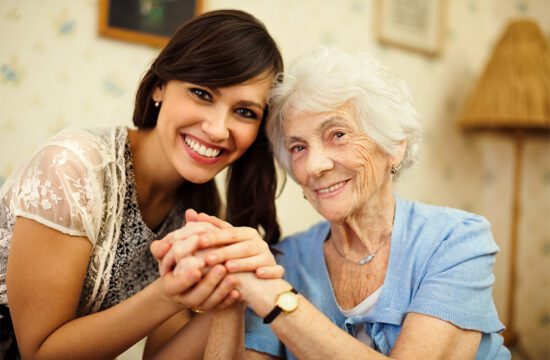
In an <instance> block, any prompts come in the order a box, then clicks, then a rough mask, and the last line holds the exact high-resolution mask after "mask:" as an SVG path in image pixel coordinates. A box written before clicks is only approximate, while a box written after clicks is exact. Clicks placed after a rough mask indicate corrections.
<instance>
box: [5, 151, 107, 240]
mask: <svg viewBox="0 0 550 360" xmlns="http://www.w3.org/2000/svg"><path fill="white" fill-rule="evenodd" d="M79 150H80V151H79ZM98 177H99V174H97V173H95V172H94V167H93V166H91V165H90V163H89V161H88V159H87V158H86V157H85V156H84V151H83V150H82V149H81V148H79V147H76V148H75V147H74V146H73V148H71V147H67V146H63V144H50V145H47V146H46V147H44V148H43V149H42V150H40V151H39V152H38V153H36V155H35V156H34V158H33V159H32V160H31V161H30V162H29V163H28V165H27V167H26V168H25V169H24V170H23V172H22V174H21V177H20V182H19V184H18V186H17V188H16V189H15V191H16V193H15V195H16V196H14V202H15V204H14V205H15V206H14V207H15V215H16V216H22V217H26V218H29V219H33V220H35V221H38V222H39V223H41V224H44V225H46V226H48V227H51V228H54V229H56V230H58V231H60V232H62V233H65V234H69V235H73V236H86V237H87V238H88V239H89V240H90V241H91V242H92V244H95V242H96V240H97V233H98V230H99V225H100V224H99V222H100V221H101V213H102V212H103V211H102V203H103V201H102V198H103V196H102V188H101V186H99V184H101V182H100V181H101V179H99V178H98Z"/></svg>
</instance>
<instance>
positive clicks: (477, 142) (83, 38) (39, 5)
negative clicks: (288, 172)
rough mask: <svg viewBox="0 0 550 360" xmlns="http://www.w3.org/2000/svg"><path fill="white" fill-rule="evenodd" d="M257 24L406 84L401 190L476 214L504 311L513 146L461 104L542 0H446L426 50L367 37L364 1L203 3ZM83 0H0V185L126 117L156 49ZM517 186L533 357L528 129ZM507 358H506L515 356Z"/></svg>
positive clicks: (294, 203) (546, 240)
mask: <svg viewBox="0 0 550 360" xmlns="http://www.w3.org/2000/svg"><path fill="white" fill-rule="evenodd" d="M204 3H205V5H204V7H205V9H206V10H209V9H217V8H238V9H243V10H247V11H249V12H251V13H253V14H254V15H256V16H257V17H258V18H260V19H261V20H263V21H264V22H265V24H266V25H267V27H268V28H269V29H270V30H271V32H272V34H273V35H274V37H275V38H276V40H277V41H278V43H279V45H280V47H281V50H282V51H283V54H284V57H285V61H286V62H287V63H288V62H289V61H291V60H292V59H293V58H294V57H296V56H298V55H299V54H301V53H303V52H305V51H307V50H309V49H312V48H314V47H316V46H318V45H321V44H324V45H332V46H337V47H340V48H342V49H344V50H347V51H352V52H355V51H368V52H370V53H372V54H373V55H374V56H375V57H377V58H378V59H379V60H381V61H382V62H383V63H385V64H386V65H387V66H389V67H391V68H392V69H394V70H395V71H396V72H397V73H398V74H399V75H400V76H401V77H402V78H404V79H405V80H406V81H407V82H408V83H409V84H410V86H411V88H412V91H413V95H414V97H415V101H416V105H417V109H418V110H419V112H420V114H421V118H422V121H423V124H424V127H425V130H424V138H423V140H424V143H423V147H422V155H421V161H420V164H418V166H417V167H416V168H414V169H411V170H410V171H409V172H408V173H406V174H405V175H404V176H402V178H401V179H400V181H399V184H398V186H397V192H398V193H399V194H401V195H402V196H404V197H408V198H414V199H418V200H421V201H425V202H430V203H435V204H442V205H448V206H452V207H459V208H463V209H466V210H470V211H474V212H477V213H480V214H482V215H484V216H486V217H487V218H488V219H489V220H490V221H491V223H492V225H493V231H494V235H495V238H496V240H497V242H498V243H499V245H500V247H501V253H500V255H499V257H498V259H497V264H496V268H495V272H496V276H497V280H496V286H495V290H494V294H495V299H496V302H497V306H498V308H499V310H500V313H501V316H502V318H503V320H504V321H505V320H506V318H505V313H504V309H505V305H506V300H505V296H506V291H507V289H506V283H507V263H508V256H509V252H508V239H509V227H510V226H509V223H510V207H511V187H512V174H513V142H512V140H511V139H510V138H507V137H503V136H497V135H478V136H472V135H465V134H463V133H461V132H460V131H459V129H458V128H457V126H456V121H455V120H456V118H457V116H458V115H459V113H460V109H461V106H462V105H463V102H464V100H465V98H466V96H467V94H468V91H469V90H470V89H471V88H472V86H473V84H474V82H475V80H476V78H477V76H478V75H479V74H480V72H481V71H482V70H483V67H484V64H485V62H486V61H487V58H488V56H489V54H490V51H491V46H492V45H493V43H494V42H495V41H496V39H497V38H498V36H499V35H500V33H501V31H502V30H503V28H504V26H505V24H506V22H507V21H508V20H509V19H511V18H514V17H518V16H529V17H532V18H534V19H536V20H537V21H538V23H539V25H540V26H541V28H542V29H543V31H544V32H545V34H547V35H550V1H548V0H531V1H529V0H523V1H520V0H447V3H448V7H447V11H446V17H447V19H446V29H445V31H446V36H445V44H444V51H443V53H442V55H441V56H440V57H438V58H434V59H430V58H426V57H424V56H422V55H418V54H415V53H411V52H407V51H404V50H400V49H397V48H392V47H386V46H381V45H380V44H378V43H377V41H376V39H375V37H374V34H373V17H374V16H375V15H376V14H375V13H374V5H373V0H340V1H333V0H301V1H294V0H276V1H275V0H262V1H258V0H204ZM97 8H98V4H97V1H96V0H55V1H54V0H49V1H44V0H0V183H1V182H2V181H3V179H4V178H5V177H6V176H8V174H9V173H10V172H11V171H12V170H13V169H14V167H15V166H16V165H17V164H18V163H19V162H21V161H23V160H24V159H26V158H28V157H29V155H30V154H31V153H32V152H33V150H34V149H35V148H36V146H37V145H38V144H40V143H42V142H43V141H45V139H47V138H48V137H49V136H51V135H52V134H53V133H55V132H56V131H57V130H59V129H61V128H62V127H64V126H66V125H79V126H107V125H113V124H124V125H130V124H131V122H130V116H131V112H132V105H133V97H134V91H135V89H136V86H137V83H138V81H139V78H140V76H141V75H142V73H143V72H144V70H145V69H146V67H147V65H148V64H149V63H150V62H151V60H152V59H153V57H154V56H155V54H156V53H157V51H158V50H157V49H154V48H150V47H147V46H142V45H136V44H131V43H125V42H121V41H117V40H111V39H106V38H101V37H98V35H97V25H96V24H97ZM524 159H525V161H524V167H523V169H522V176H523V186H522V191H521V211H522V212H521V223H520V229H519V230H520V234H519V237H520V246H519V249H518V254H517V256H518V259H519V273H518V299H517V310H516V319H517V320H516V322H517V327H518V330H519V331H520V335H521V337H522V338H521V339H522V342H523V343H524V344H525V345H526V347H527V348H528V349H529V352H530V354H531V356H532V357H533V358H535V359H544V358H550V349H549V344H548V339H549V338H550V336H549V335H550V334H549V331H550V330H549V329H550V311H549V304H550V294H549V292H550V290H549V281H550V276H549V275H550V274H549V267H548V264H549V263H550V261H549V260H550V222H549V221H548V219H549V218H550V216H549V215H550V141H549V139H548V138H544V137H543V138H540V137H538V138H528V139H527V141H526V145H525V151H524ZM291 182H292V181H290V180H289V182H288V184H287V187H286V189H285V190H284V192H283V194H282V196H281V198H280V199H279V211H280V219H281V222H282V225H283V229H284V232H285V233H287V234H288V233H291V232H294V231H297V230H301V229H303V228H304V227H305V226H306V224H310V223H313V222H315V221H317V220H318V219H319V217H318V215H317V214H315V213H314V211H313V210H311V208H310V207H309V205H308V204H307V203H306V202H305V200H303V199H302V196H301V192H300V190H299V189H298V187H297V186H296V185H294V184H292V183H291ZM518 358H520V357H518Z"/></svg>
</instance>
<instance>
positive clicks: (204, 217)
mask: <svg viewBox="0 0 550 360" xmlns="http://www.w3.org/2000/svg"><path fill="white" fill-rule="evenodd" d="M195 221H202V222H207V223H210V224H212V225H214V226H216V227H218V228H220V229H230V228H232V227H233V225H231V224H230V223H228V222H226V221H223V220H221V219H219V218H217V217H215V216H212V215H208V214H205V213H200V214H198V216H197V220H195Z"/></svg>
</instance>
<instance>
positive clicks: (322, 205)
mask: <svg viewBox="0 0 550 360" xmlns="http://www.w3.org/2000/svg"><path fill="white" fill-rule="evenodd" d="M308 198H309V197H308ZM309 202H310V204H311V205H312V206H313V208H314V209H315V211H317V213H319V215H321V216H322V217H323V218H325V219H326V220H328V221H329V222H333V223H339V222H343V221H345V220H346V219H348V218H350V217H352V216H353V215H354V214H357V213H359V211H360V206H359V204H358V201H357V198H355V199H354V196H353V194H352V192H343V193H341V194H338V196H335V197H332V198H330V199H322V198H316V199H310V200H309Z"/></svg>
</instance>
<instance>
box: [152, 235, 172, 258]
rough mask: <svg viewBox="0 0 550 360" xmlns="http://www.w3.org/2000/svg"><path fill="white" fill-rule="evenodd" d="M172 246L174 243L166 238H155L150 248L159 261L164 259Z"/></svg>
mask: <svg viewBox="0 0 550 360" xmlns="http://www.w3.org/2000/svg"><path fill="white" fill-rule="evenodd" d="M171 247H172V244H171V243H169V242H168V241H164V240H155V241H153V242H152V243H151V246H150V247H149V250H150V251H151V254H152V255H153V257H154V258H155V259H156V260H157V261H162V259H163V258H164V255H166V253H168V250H170V248H171Z"/></svg>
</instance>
